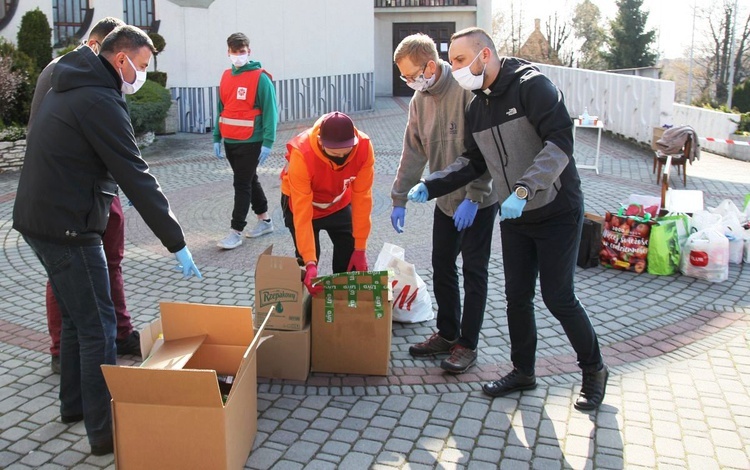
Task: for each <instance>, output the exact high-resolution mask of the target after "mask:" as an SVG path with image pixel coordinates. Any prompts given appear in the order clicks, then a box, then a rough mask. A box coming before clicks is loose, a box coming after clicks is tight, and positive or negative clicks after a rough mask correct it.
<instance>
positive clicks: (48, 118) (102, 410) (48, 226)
mask: <svg viewBox="0 0 750 470" xmlns="http://www.w3.org/2000/svg"><path fill="white" fill-rule="evenodd" d="M153 52H154V46H153V44H152V43H151V40H150V39H149V38H148V36H146V34H144V33H143V32H142V31H141V30H139V29H137V28H135V27H132V26H120V27H118V28H116V29H115V30H114V31H112V33H110V34H109V35H108V36H107V38H106V39H105V40H104V41H103V43H102V46H101V53H100V56H97V55H96V54H94V52H93V51H92V50H91V49H90V48H89V47H87V46H81V47H79V48H78V49H76V50H75V51H73V52H70V53H68V54H66V55H65V56H64V57H62V58H61V59H60V60H59V61H58V62H57V65H56V66H55V73H54V74H53V76H52V90H51V91H50V92H49V93H48V94H47V96H46V97H45V98H44V100H43V101H42V103H41V105H40V108H39V112H38V113H37V116H36V119H35V122H34V126H33V128H32V130H31V132H30V133H29V136H28V143H27V148H26V156H25V161H24V167H23V170H22V171H21V176H20V179H19V184H18V190H17V192H16V203H15V207H14V208H13V228H15V229H16V230H18V231H19V232H20V233H21V234H22V235H23V238H24V240H26V242H27V243H28V244H29V246H31V248H32V250H33V251H34V253H35V254H36V255H37V257H38V258H39V260H40V261H41V262H42V265H43V266H44V268H45V270H46V271H47V274H48V276H49V280H50V283H51V284H52V290H53V292H54V295H55V297H56V298H57V300H58V302H59V303H60V307H61V310H62V339H61V348H60V349H61V351H60V362H61V377H60V414H61V419H62V421H63V422H64V423H72V422H76V421H81V420H83V421H84V424H85V427H86V433H87V435H88V439H89V444H90V445H91V453H92V454H94V455H104V454H108V453H111V452H112V450H113V442H112V417H111V412H110V395H109V392H108V390H107V385H106V383H105V381H104V377H103V375H102V372H101V369H100V365H101V364H115V355H116V347H115V337H116V333H117V330H116V320H115V313H114V306H113V304H112V299H111V298H110V293H109V289H110V288H109V277H108V273H107V261H106V258H105V255H104V250H103V247H102V235H103V233H104V230H105V227H106V225H107V218H108V213H109V208H110V205H111V202H112V199H113V198H114V197H117V185H118V184H119V185H120V187H122V189H123V190H124V191H125V193H126V194H127V195H128V197H129V199H130V200H131V201H132V202H133V205H134V206H135V208H136V209H137V210H138V212H139V213H140V214H141V216H142V217H143V219H144V221H145V222H146V224H148V226H149V227H150V228H151V229H152V230H153V231H154V233H155V234H156V236H157V237H158V238H159V239H160V241H161V242H162V244H163V245H164V246H165V247H166V248H167V249H168V250H169V251H170V252H172V253H175V255H176V257H177V260H178V261H179V262H180V264H181V265H182V270H183V274H184V275H185V276H186V277H187V276H190V275H193V274H194V275H196V276H197V277H199V278H200V277H201V274H200V272H199V271H198V268H197V267H196V266H195V263H194V262H193V260H192V256H191V255H190V251H189V250H188V248H187V246H186V244H185V236H184V234H183V232H182V228H181V227H180V224H179V223H178V222H177V219H176V218H175V216H174V214H173V213H172V211H171V209H170V207H169V201H167V198H166V197H165V196H164V194H163V193H162V191H161V188H160V186H159V183H158V182H157V181H156V179H155V178H154V177H153V176H152V175H151V174H150V173H149V171H148V165H147V164H146V162H145V161H143V159H142V158H141V155H140V152H139V150H138V147H137V145H136V144H135V137H134V135H133V127H132V125H131V123H130V117H129V115H128V111H127V105H126V103H125V99H124V98H123V96H122V93H135V92H136V91H137V90H138V89H139V88H140V86H141V85H142V84H143V82H144V81H145V75H146V72H145V69H146V67H148V64H149V62H150V60H151V56H152V54H153Z"/></svg>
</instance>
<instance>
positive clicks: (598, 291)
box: [0, 98, 750, 470]
mask: <svg viewBox="0 0 750 470" xmlns="http://www.w3.org/2000/svg"><path fill="white" fill-rule="evenodd" d="M407 104H408V102H407V101H406V100H405V99H402V98H378V99H377V100H376V109H375V110H374V111H371V112H364V113H358V114H355V115H353V118H354V121H355V123H356V125H357V126H358V127H359V128H360V129H362V130H363V131H364V132H366V133H368V134H369V135H370V136H371V138H372V139H373V144H374V147H375V149H376V157H377V163H376V173H377V175H376V184H375V191H374V192H375V194H374V201H375V203H374V208H373V214H372V219H373V231H372V235H371V237H370V242H369V247H368V259H369V260H370V262H374V260H375V258H376V256H377V254H378V252H379V250H380V248H381V247H382V245H383V242H386V241H387V242H391V243H396V244H398V245H401V246H403V247H405V249H406V258H407V260H408V261H410V262H413V263H415V265H416V266H417V269H418V271H419V273H420V275H422V277H423V278H424V279H425V281H426V283H427V285H428V287H429V288H430V289H431V288H432V272H431V267H430V253H431V249H432V247H431V237H430V235H429V234H430V233H431V230H430V229H431V224H432V212H433V210H434V205H433V204H431V203H430V204H425V205H417V204H409V206H408V208H407V216H406V230H405V232H404V233H403V234H400V235H399V234H396V233H395V232H394V231H393V229H392V227H391V225H390V218H389V215H390V207H391V204H390V198H389V192H390V186H391V183H392V181H393V178H394V175H395V172H396V168H397V166H398V158H399V155H400V149H401V139H402V136H403V129H404V127H405V123H406V118H407ZM309 124H311V123H310V122H297V123H285V124H283V125H281V127H280V129H279V135H278V141H277V142H278V143H277V144H276V145H275V146H274V149H273V152H272V154H271V157H270V158H269V160H268V162H267V163H266V164H265V165H264V166H263V167H261V168H260V169H259V175H260V178H261V182H262V184H263V187H264V189H265V190H266V192H267V195H268V198H269V201H270V205H271V207H272V210H271V214H272V216H273V219H274V222H275V224H276V230H275V232H273V233H272V234H270V235H266V236H263V237H261V238H258V239H245V240H244V243H243V245H242V246H241V247H240V248H238V249H236V250H233V251H221V250H219V249H218V248H216V242H217V241H218V240H219V239H221V238H223V236H224V235H225V232H226V231H227V230H228V228H229V216H230V212H231V203H232V188H231V171H230V169H229V166H228V164H227V163H226V161H225V160H217V159H216V158H215V157H213V153H212V146H211V137H210V136H208V135H193V134H177V135H174V136H163V137H159V138H158V139H157V141H156V142H155V143H154V144H153V145H152V146H150V147H148V148H146V149H144V156H145V158H146V160H147V161H148V162H149V163H150V165H151V169H152V172H153V173H154V174H155V175H156V176H157V178H158V179H159V182H160V183H161V184H162V186H163V188H164V191H165V193H166V194H167V196H168V197H169V199H170V201H171V203H172V205H173V210H174V212H175V213H176V215H177V216H178V218H179V220H180V222H181V223H182V225H183V228H184V229H185V232H186V235H187V241H188V245H189V246H190V249H191V251H192V252H193V255H194V257H195V260H196V262H197V264H198V266H199V268H200V269H201V270H202V272H203V274H204V279H203V280H202V281H198V280H194V279H191V280H184V279H182V278H181V276H180V274H179V273H176V272H174V271H172V269H171V268H172V266H173V264H174V262H173V259H174V258H173V257H172V256H171V255H169V254H168V253H167V252H166V250H165V249H164V248H163V247H161V246H160V244H159V243H158V241H157V239H156V238H155V237H154V236H153V234H151V232H150V231H149V230H148V228H147V227H146V226H145V225H144V223H143V221H142V219H141V218H140V217H139V216H138V214H137V212H136V211H135V210H133V209H132V208H128V206H127V204H125V207H126V211H125V214H126V219H127V226H126V238H127V240H126V256H125V261H124V262H123V271H124V276H125V288H126V294H127V301H128V307H129V310H130V312H131V314H132V315H133V322H134V325H135V326H136V328H138V327H142V326H143V325H145V324H146V323H148V322H150V321H152V320H153V319H154V318H156V316H157V315H158V306H157V302H158V301H159V300H174V301H189V302H199V303H215V304H222V305H247V306H251V305H252V303H253V286H254V279H253V270H254V265H255V260H256V259H257V257H258V255H259V253H260V252H261V251H262V250H264V249H265V248H266V247H267V246H268V245H270V244H273V245H274V252H276V253H280V254H289V255H291V254H292V253H293V247H292V244H291V237H290V235H289V232H288V231H287V230H286V229H285V228H284V227H283V223H282V218H281V211H280V207H279V204H278V200H279V179H278V174H279V171H280V169H281V167H282V166H283V163H284V157H283V154H284V147H283V145H282V143H283V142H286V141H287V140H288V139H289V138H291V137H292V136H293V135H295V134H296V133H297V132H299V131H301V130H302V129H304V128H305V127H307V126H308V125H309ZM576 139H577V146H576V154H577V155H576V157H577V159H578V161H579V163H593V159H594V152H595V145H596V135H595V134H594V133H593V131H592V132H588V130H585V129H583V130H579V131H578V133H577V136H576ZM600 165H601V168H600V174H599V175H596V174H595V172H593V171H591V170H580V174H581V178H582V182H583V188H584V193H585V197H586V210H587V211H589V212H596V213H599V214H603V213H604V211H605V210H613V209H616V208H617V207H619V204H620V203H621V202H624V201H625V200H626V198H627V196H628V195H629V194H631V193H637V194H652V195H658V194H659V187H658V186H657V185H656V184H655V176H654V175H653V173H652V154H651V153H650V152H649V151H648V150H647V149H644V148H643V147H640V146H637V145H635V144H633V143H630V142H626V141H623V140H619V139H617V138H615V137H613V136H611V135H608V134H606V133H605V135H603V137H602V147H601V159H600ZM675 180H676V175H675ZM678 181H680V180H678ZM17 182H18V174H17V173H4V174H0V242H1V243H2V245H1V246H2V250H1V251H0V267H1V268H2V271H3V275H2V276H0V295H1V298H0V386H2V388H0V468H4V469H28V468H44V469H59V468H80V469H98V468H113V458H112V456H111V455H110V456H104V457H94V456H91V455H89V453H88V452H89V448H88V444H87V442H86V438H85V432H84V429H83V426H82V424H81V423H78V424H75V425H72V426H69V425H64V424H62V423H61V422H60V420H59V404H58V399H57V394H58V385H59V377H58V376H56V375H53V374H52V373H51V371H50V368H49V353H48V336H47V326H46V320H45V315H44V283H45V275H44V273H43V270H42V267H41V265H40V263H39V262H38V260H37V259H36V258H35V257H34V255H33V254H32V252H31V250H30V249H29V248H28V246H26V245H25V243H24V242H23V241H22V239H21V238H20V237H19V234H18V233H17V232H15V231H13V230H12V229H11V224H12V220H11V214H12V207H13V203H14V199H15V189H16V186H17ZM676 184H677V187H678V188H680V187H681V186H682V184H681V182H677V183H676ZM687 187H688V189H701V190H703V191H704V195H705V200H706V205H707V206H716V205H717V204H718V203H719V202H720V201H721V200H723V199H726V198H729V199H732V200H733V201H734V202H735V203H737V204H740V203H741V201H742V197H743V195H744V194H747V193H750V163H747V162H741V161H735V160H729V159H726V158H722V157H719V156H716V155H712V154H708V153H704V154H703V155H702V156H701V159H700V161H699V162H696V163H695V164H694V165H692V166H688V184H687ZM122 197H123V201H124V202H125V203H127V198H126V197H125V196H122ZM498 235H499V230H496V231H495V236H494V240H493V243H494V246H493V255H492V258H491V260H490V292H489V294H488V303H487V312H486V316H485V321H484V326H483V332H482V338H481V340H480V345H479V361H478V365H477V367H475V368H473V369H471V370H470V371H469V372H468V373H465V374H463V375H460V376H452V375H446V374H443V373H442V371H441V370H440V368H439V361H438V360H434V359H425V360H422V359H420V360H415V359H413V358H411V357H410V356H409V354H408V347H409V345H410V344H412V343H414V342H416V341H419V340H421V339H422V338H424V337H425V336H426V335H429V334H430V333H431V332H432V331H433V330H434V328H435V322H434V320H433V321H430V322H426V323H424V324H399V323H394V325H393V345H392V355H391V358H392V360H391V371H390V374H389V375H388V376H386V377H361V376H346V375H334V374H315V373H314V374H311V376H310V378H309V379H308V380H307V381H306V382H292V381H282V380H263V379H261V380H260V385H259V403H258V405H259V406H258V409H259V418H258V435H257V438H256V441H255V447H254V449H253V452H252V454H251V455H250V458H249V459H248V460H247V462H246V465H245V468H248V469H268V468H278V469H302V468H304V469H334V468H342V469H364V468H373V469H393V468H404V469H405V468H409V469H422V468H424V469H428V468H440V469H453V468H456V469H485V468H486V469H496V468H500V469H531V468H533V469H567V468H573V469H592V468H602V469H621V468H627V469H647V468H660V469H683V468H691V469H700V470H703V469H713V468H716V469H719V468H721V469H735V468H736V469H748V468H750V392H748V386H750V350H749V349H748V345H749V343H750V328H749V318H750V317H749V316H748V314H750V300H748V299H750V296H748V292H749V291H750V268H748V265H745V264H743V265H731V266H730V270H729V279H728V280H727V281H725V282H722V283H708V282H704V281H700V280H697V279H693V278H688V277H685V276H681V275H673V276H664V277H656V276H652V275H650V274H646V273H644V274H634V273H629V272H621V271H614V270H608V269H605V268H601V267H596V268H590V269H586V270H583V269H580V268H579V269H578V271H577V273H576V282H577V293H578V295H579V297H580V299H581V301H582V303H583V304H584V305H585V306H586V308H587V310H588V312H589V315H590V316H591V319H592V321H593V323H594V327H595V329H596V331H597V333H598V335H599V339H600V342H601V345H602V349H603V353H604V355H605V360H606V361H607V363H608V364H609V365H610V367H611V376H610V380H609V386H608V388H607V396H606V399H605V401H604V404H603V405H602V407H601V408H600V409H599V410H598V411H597V412H591V413H582V412H579V411H576V410H575V409H574V408H573V406H572V404H573V401H574V400H575V397H576V396H577V393H578V389H579V386H580V385H579V381H580V374H579V372H578V369H577V367H576V366H575V356H574V354H573V351H572V349H571V348H570V346H569V345H568V343H567V341H566V339H565V338H564V336H563V334H562V330H561V328H560V326H559V325H558V324H557V323H556V322H555V321H554V319H553V318H551V316H550V314H549V312H548V311H547V310H546V308H545V307H544V305H543V303H542V301H541V295H537V299H536V303H535V305H536V308H537V312H538V313H537V327H538V329H539V344H538V361H537V362H538V364H537V373H538V375H539V382H540V386H539V387H538V388H537V389H536V390H533V391H528V392H524V393H522V394H519V393H516V394H512V395H511V396H509V397H505V398H496V399H494V400H493V399H490V398H489V397H487V396H485V395H483V393H482V392H481V384H482V382H484V381H487V380H492V379H495V378H497V377H498V375H499V374H503V373H505V372H507V371H509V370H510V368H511V366H510V364H509V342H508V335H507V322H506V319H505V314H504V308H505V296H504V293H503V281H504V275H503V272H502V258H501V256H500V240H499V236H498ZM322 238H323V256H322V259H321V271H322V273H325V272H329V271H330V260H331V258H330V254H331V250H330V248H331V246H330V242H327V239H326V237H322ZM118 361H119V362H120V363H121V364H137V363H138V358H133V357H131V358H119V359H118Z"/></svg>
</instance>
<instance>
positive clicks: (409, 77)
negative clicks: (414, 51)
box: [399, 62, 429, 83]
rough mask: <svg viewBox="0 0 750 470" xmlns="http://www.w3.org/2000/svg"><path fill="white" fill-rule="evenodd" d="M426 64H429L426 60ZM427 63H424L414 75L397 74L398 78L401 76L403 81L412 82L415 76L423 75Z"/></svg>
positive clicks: (415, 78)
mask: <svg viewBox="0 0 750 470" xmlns="http://www.w3.org/2000/svg"><path fill="white" fill-rule="evenodd" d="M427 64H429V62H427ZM427 64H424V67H422V71H421V72H419V73H415V74H414V75H411V76H406V75H399V78H401V80H403V81H405V82H406V83H411V82H414V81H416V80H417V78H419V76H420V75H424V72H425V70H427Z"/></svg>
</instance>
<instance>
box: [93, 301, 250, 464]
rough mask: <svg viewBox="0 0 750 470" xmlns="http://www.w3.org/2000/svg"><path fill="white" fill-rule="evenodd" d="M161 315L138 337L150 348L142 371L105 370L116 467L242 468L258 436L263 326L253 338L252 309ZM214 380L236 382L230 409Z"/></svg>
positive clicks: (185, 309) (192, 309)
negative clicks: (226, 378) (231, 378)
mask: <svg viewBox="0 0 750 470" xmlns="http://www.w3.org/2000/svg"><path fill="white" fill-rule="evenodd" d="M160 309H161V319H160V325H159V324H158V323H157V322H154V323H152V324H151V325H149V326H148V327H146V328H145V329H144V330H143V333H142V336H141V337H142V344H144V346H145V349H148V351H145V350H144V351H142V353H143V354H144V356H145V355H147V354H148V357H147V358H146V360H145V361H144V362H143V364H142V365H141V367H130V366H110V365H103V366H102V372H103V373H104V378H105V380H106V381H107V386H108V387H109V391H110V394H111V395H112V423H113V428H114V439H115V466H116V467H117V468H118V469H144V468H159V469H186V468H200V469H241V468H243V467H244V465H245V462H246V461H247V458H248V456H249V455H250V451H251V449H252V446H253V442H254V441H255V434H256V432H257V419H258V396H257V376H256V352H257V349H258V346H259V345H260V343H261V342H262V341H263V339H262V336H263V330H264V328H265V324H263V325H261V326H260V328H258V330H257V334H256V333H255V331H254V330H253V321H252V310H251V309H250V308H249V307H234V306H220V305H200V304H191V303H178V302H162V303H161V304H160ZM159 330H161V331H163V339H162V338H159V333H160V331H159ZM149 344H150V347H149ZM143 348H144V347H143V346H142V349H143ZM149 353H150V354H149ZM217 374H222V375H233V376H234V384H233V385H232V388H231V390H230V392H229V395H228V396H227V398H226V402H225V403H224V402H223V400H222V395H221V392H220V391H219V384H218V377H217Z"/></svg>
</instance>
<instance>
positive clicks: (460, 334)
mask: <svg viewBox="0 0 750 470" xmlns="http://www.w3.org/2000/svg"><path fill="white" fill-rule="evenodd" d="M393 60H394V62H395V63H396V66H397V67H398V69H399V71H400V72H401V79H402V80H404V81H405V82H406V84H407V85H408V86H409V87H410V88H412V89H414V90H415V93H414V97H413V98H412V99H411V102H410V104H409V121H408V123H407V125H406V131H405V132H404V148H403V152H402V154H401V161H400V163H399V167H398V172H397V173H396V180H395V181H394V182H393V188H392V190H391V198H392V199H393V211H392V213H391V223H392V224H393V228H394V229H395V230H396V232H399V233H401V232H402V231H403V228H404V222H405V218H406V207H405V206H406V201H407V193H408V192H409V189H410V188H411V187H412V186H414V185H415V184H416V183H418V182H419V179H420V178H421V176H422V173H423V171H424V168H425V166H426V165H427V164H428V163H429V166H430V172H435V171H440V170H442V169H444V168H445V167H447V166H448V165H450V164H451V163H453V162H454V161H455V159H456V158H457V157H458V156H459V155H461V154H462V153H463V151H464V108H465V107H466V105H467V104H468V102H469V101H470V100H471V98H472V94H471V93H470V92H468V91H466V90H464V89H462V88H461V87H460V86H459V85H458V83H456V81H455V80H454V79H453V76H452V75H451V66H450V64H448V63H447V62H444V61H443V60H441V59H439V58H438V53H437V48H436V47H435V42H434V41H433V40H432V39H431V38H430V37H429V36H427V35H425V34H421V33H419V34H413V35H411V36H407V37H406V38H404V40H403V41H401V43H400V44H399V45H398V47H397V48H396V51H395V53H394V57H393ZM497 210H498V199H497V195H496V194H495V193H494V192H493V191H492V181H491V179H490V176H489V173H488V172H485V173H484V175H482V176H480V177H479V178H477V179H475V180H473V181H471V182H470V183H469V184H468V185H466V186H464V187H461V188H459V189H457V190H455V191H453V192H451V193H449V194H446V195H444V196H441V197H439V198H438V199H437V204H436V206H435V214H434V220H433V230H432V247H433V248H432V249H433V251H432V268H433V290H434V292H435V299H436V300H437V304H438V315H437V329H438V331H437V333H435V334H433V335H432V336H430V337H429V338H427V339H426V340H425V341H423V342H421V343H418V344H415V345H413V346H411V347H410V348H409V353H410V354H411V355H412V356H415V357H423V356H436V355H439V354H450V356H449V357H448V358H446V359H445V360H443V361H442V362H441V364H440V367H441V368H443V369H444V370H445V371H447V372H451V373H454V374H458V373H462V372H464V371H466V370H467V369H468V368H469V367H471V366H473V365H474V364H475V363H476V360H477V343H478V342H479V331H480V330H481V328H482V321H483V319H484V308H485V304H486V303H487V269H488V263H489V259H490V245H491V242H492V229H493V227H494V221H495V216H496V214H497ZM459 253H460V254H461V256H462V258H463V275H464V305H463V316H462V315H461V293H460V292H459V285H458V270H457V268H456V259H457V258H458V255H459Z"/></svg>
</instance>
